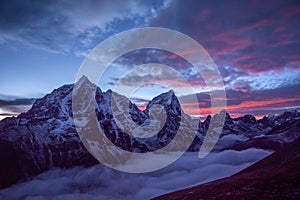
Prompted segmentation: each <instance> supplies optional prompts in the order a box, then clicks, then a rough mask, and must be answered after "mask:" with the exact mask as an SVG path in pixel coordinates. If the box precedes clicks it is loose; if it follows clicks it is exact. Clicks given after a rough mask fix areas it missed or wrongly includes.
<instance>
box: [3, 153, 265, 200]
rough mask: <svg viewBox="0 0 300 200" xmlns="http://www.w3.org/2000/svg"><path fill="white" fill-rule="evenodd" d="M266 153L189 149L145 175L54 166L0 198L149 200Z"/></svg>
mask: <svg viewBox="0 0 300 200" xmlns="http://www.w3.org/2000/svg"><path fill="white" fill-rule="evenodd" d="M269 154H271V152H270V151H265V150H260V149H247V150H244V151H233V150H227V151H223V152H219V153H210V154H209V155H208V156H207V157H205V158H204V159H201V160H200V159H199V158H198V153H197V152H193V153H191V152H189V153H186V154H184V155H183V156H182V157H181V158H180V159H179V160H177V161H176V162H174V163H173V164H171V165H170V166H168V167H166V168H164V169H161V170H158V171H156V172H152V173H147V174H128V173H123V172H119V171H115V170H112V169H110V168H108V167H105V166H103V165H98V166H94V167H90V168H81V167H76V168H73V169H69V170H63V169H53V170H51V171H48V172H46V173H43V174H41V175H39V176H37V177H35V178H34V179H33V180H31V181H28V182H25V183H22V184H19V185H15V186H12V187H10V188H7V189H4V190H2V191H0V199H7V200H9V199H63V200H67V199H71V200H76V199H92V200H93V199H95V200H96V199H97V200H99V199H106V200H109V199H128V200H129V199H130V200H131V199H149V198H151V197H154V196H157V195H160V194H164V193H167V192H170V191H174V190H178V189H181V188H184V187H188V186H192V185H197V184H200V183H205V182H209V181H212V180H216V179H220V178H223V177H227V176H230V175H232V174H235V173H236V172H238V171H240V170H242V169H244V168H246V167H248V166H249V165H251V164H252V163H254V162H257V161H258V160H260V159H262V158H264V157H266V156H267V155H269ZM145 164H146V163H145ZM149 164H150V163H149Z"/></svg>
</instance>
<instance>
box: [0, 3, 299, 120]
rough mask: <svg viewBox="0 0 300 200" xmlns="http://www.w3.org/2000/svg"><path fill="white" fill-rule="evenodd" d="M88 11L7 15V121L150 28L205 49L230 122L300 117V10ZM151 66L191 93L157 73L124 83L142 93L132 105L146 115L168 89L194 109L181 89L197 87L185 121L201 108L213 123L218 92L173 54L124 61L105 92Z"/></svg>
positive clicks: (3, 22)
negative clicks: (115, 42) (298, 113)
mask: <svg viewBox="0 0 300 200" xmlns="http://www.w3.org/2000/svg"><path fill="white" fill-rule="evenodd" d="M88 2H90V4H85V6H83V7H81V4H80V3H77V4H72V3H67V2H65V1H59V0H58V1H51V2H48V3H41V2H36V1H29V2H27V3H25V2H24V3H23V2H20V1H8V2H7V3H6V4H3V5H1V7H0V13H1V14H0V26H1V31H0V52H1V60H0V65H1V68H0V72H1V73H0V80H1V87H0V119H2V118H4V117H7V116H13V115H16V114H18V113H20V112H24V111H26V110H27V109H29V108H30V106H31V105H32V103H33V101H34V99H35V98H39V97H42V96H44V95H45V94H47V93H49V92H51V91H52V90H53V89H55V88H57V87H60V86H61V85H63V84H70V83H73V82H74V80H75V77H76V73H77V70H78V69H79V67H80V65H81V63H82V62H83V60H84V59H85V56H86V55H87V54H88V53H89V52H90V51H91V50H92V49H93V48H94V47H95V46H96V45H97V44H99V43H100V42H102V41H103V40H105V39H107V38H108V37H110V36H113V35H114V34H116V33H120V32H122V31H125V30H129V29H132V28H140V27H147V26H154V27H164V28H169V29H172V30H176V31H179V32H182V33H184V34H186V35H188V36H190V37H191V38H193V39H194V40H196V41H197V42H198V43H199V44H201V45H202V46H203V48H204V49H205V50H206V51H207V52H208V54H209V55H210V56H211V58H212V59H213V60H214V62H215V63H216V65H217V66H218V68H219V71H220V73H221V75H222V78H223V81H224V84H225V87H226V96H227V99H226V100H227V111H228V112H229V113H230V114H232V115H234V116H240V115H244V114H254V115H256V116H257V117H262V116H264V115H269V114H277V113H279V112H282V111H284V110H289V109H299V108H300V79H299V77H300V56H299V55H300V29H299V24H300V3H299V1H292V0H288V1H256V0H253V1H250V0H249V1H226V2H225V1H222V2H220V1H197V2H195V1H154V0H153V1H117V2H115V1H114V2H110V1H92V0H91V1H88ZM116 5H117V6H116ZM120 5H122V6H120ZM91 16H93V17H91ZM158 37H159V36H158ZM191 52H193V49H191V50H190V51H187V52H184V53H185V54H189V53H191ZM146 63H160V64H164V65H167V66H170V67H172V68H173V69H174V70H176V71H178V72H179V73H180V74H181V75H182V76H183V77H184V78H185V80H186V81H188V83H189V84H186V83H185V82H181V81H178V80H176V79H175V78H174V77H175V76H176V75H175V74H172V73H170V72H167V71H164V70H163V69H162V70H159V69H157V68H156V69H153V70H152V71H151V69H148V71H147V70H146V71H147V73H146V72H143V71H140V72H139V73H136V74H134V76H133V75H132V76H131V77H129V78H127V79H124V80H122V84H124V86H128V87H132V86H134V85H136V84H141V85H144V86H143V87H142V88H141V89H139V90H137V91H136V93H135V94H134V96H132V97H131V99H132V100H133V102H135V103H137V105H138V106H139V107H140V108H141V109H143V108H145V106H146V104H147V102H148V101H149V100H150V99H151V98H153V97H154V96H156V95H159V94H160V93H162V92H166V91H168V90H169V89H175V90H176V89H177V90H176V91H179V92H177V93H176V95H177V96H178V97H179V98H182V99H188V96H189V95H191V94H188V93H186V90H184V88H185V87H187V86H192V88H193V91H194V93H196V94H197V96H198V101H199V102H188V103H187V104H185V105H182V107H183V109H184V111H185V112H187V113H188V114H191V115H195V114H197V113H199V112H198V111H199V110H198V105H199V107H200V113H201V115H208V114H210V96H209V93H208V92H209V90H211V89H218V88H207V87H206V84H205V81H204V80H203V78H202V77H201V75H200V74H198V73H196V72H195V71H194V70H193V68H192V67H191V66H190V63H188V62H187V61H185V60H184V59H183V58H180V57H179V56H177V55H174V54H172V53H171V52H165V51H161V50H157V49H144V50H137V51H133V52H129V53H128V54H126V55H123V56H121V57H120V58H119V59H117V60H116V61H115V62H114V63H112V64H111V66H110V69H109V70H108V71H107V72H106V73H105V76H104V77H103V78H102V80H101V81H100V83H99V86H100V88H101V89H102V90H104V91H105V90H107V89H112V90H113V88H114V86H115V84H116V82H117V81H119V80H120V78H121V77H122V76H123V75H124V74H125V73H126V72H127V71H128V70H130V69H132V68H133V67H135V66H138V65H141V64H146ZM149 73H150V74H151V75H152V76H151V75H149ZM155 74H156V75H157V76H155ZM158 77H159V78H158ZM125 95H126V94H125Z"/></svg>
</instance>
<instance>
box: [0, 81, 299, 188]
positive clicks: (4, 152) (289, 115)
mask: <svg viewBox="0 0 300 200" xmlns="http://www.w3.org/2000/svg"><path fill="white" fill-rule="evenodd" d="M79 84H80V85H81V87H82V89H84V90H89V88H92V87H95V85H93V84H92V83H91V82H89V80H88V79H87V78H85V77H82V78H81V79H80V80H79ZM73 87H74V85H64V86H62V87H60V88H58V89H55V90H54V91H52V92H51V93H50V94H47V95H46V96H44V97H43V98H41V99H37V100H36V101H35V102H34V104H33V106H32V108H31V109H30V110H29V111H28V112H26V113H22V114H20V115H19V116H18V117H11V118H6V119H4V120H2V121H1V122H0V163H1V164H0V175H1V180H0V188H4V187H7V186H9V185H11V184H14V183H16V182H18V181H22V180H25V179H27V178H29V177H31V176H32V175H36V174H38V173H41V172H43V171H46V170H48V169H50V168H52V167H60V168H70V167H74V166H90V165H94V164H97V163H98V161H97V160H96V159H95V158H94V157H93V156H91V155H90V153H89V152H88V151H87V150H86V148H85V147H84V146H83V144H82V142H81V140H80V138H79V136H78V134H77V132H76V129H75V125H74V120H73V114H72V91H73ZM112 94H115V95H118V94H116V93H113V92H112V91H111V90H108V91H106V92H103V91H101V89H100V88H97V89H96V94H95V112H96V115H97V119H98V122H99V125H100V126H101V127H102V129H103V130H104V132H105V135H106V137H107V138H108V139H110V141H111V142H112V143H113V144H115V145H117V146H119V147H120V148H122V149H124V150H126V151H131V152H140V153H143V152H148V151H154V150H156V149H160V148H162V147H164V146H165V145H167V144H168V143H169V142H170V141H171V140H172V139H173V138H174V136H175V135H176V132H177V130H178V126H179V123H180V121H182V120H183V119H184V120H185V121H188V122H189V123H184V124H182V125H181V126H182V128H183V130H186V132H189V131H188V130H190V129H192V127H198V130H197V132H196V134H195V139H194V142H193V143H192V145H191V146H190V147H189V149H188V150H189V151H198V150H199V147H200V146H201V144H202V141H203V138H204V136H205V134H206V131H207V129H208V125H209V122H210V121H211V119H212V117H211V116H208V117H207V119H206V120H205V121H204V122H200V121H197V120H194V119H192V118H191V117H190V116H188V115H187V114H185V113H184V112H180V110H181V107H180V104H179V101H178V99H177V97H176V96H175V94H174V92H173V91H169V92H167V93H163V94H161V95H159V96H157V97H155V98H154V99H153V100H152V101H150V102H149V104H148V106H147V108H146V109H145V110H144V111H141V110H139V109H138V107H137V106H136V105H135V104H132V103H131V102H130V101H129V100H128V99H127V98H126V97H124V96H121V95H119V96H120V99H121V100H122V101H128V102H129V113H130V116H131V118H132V119H133V121H134V122H135V123H136V124H138V125H141V126H143V125H147V124H149V122H150V119H155V118H156V117H158V115H159V111H157V113H158V114H157V113H156V114H155V113H154V114H153V113H151V112H150V110H151V107H152V106H153V105H155V104H160V105H162V106H163V107H164V109H165V111H166V115H167V118H166V123H165V124H163V127H162V129H161V130H160V132H159V133H158V134H156V135H154V136H152V137H150V138H146V139H144V138H135V137H133V136H130V135H128V134H126V133H125V132H124V131H123V129H121V128H120V127H118V126H117V124H116V121H115V120H114V118H113V115H112V108H111V106H110V105H111V103H112V98H111V97H112ZM117 103H118V102H117ZM224 112H225V111H224ZM223 114H224V113H223ZM121 117H122V116H121ZM213 117H218V116H213ZM299 119H300V113H299V112H297V111H291V112H286V113H284V114H282V115H280V116H276V117H271V118H269V117H265V118H263V119H261V120H256V119H255V117H253V116H251V115H246V116H244V117H240V118H236V119H232V118H231V117H230V115H229V114H228V113H226V121H225V125H224V128H223V132H222V135H221V137H220V140H219V142H218V143H217V145H216V146H215V148H214V151H222V150H224V149H237V150H240V149H247V148H250V147H257V148H263V149H271V150H276V149H278V148H279V147H281V146H282V145H283V144H285V143H287V142H291V141H293V140H294V139H295V138H297V137H299V125H297V123H299ZM150 128H151V127H150ZM186 137H191V136H190V135H189V136H186ZM193 137H194V135H193ZM178 145H179V146H180V143H178V144H175V147H174V149H175V150H176V146H178ZM113 153H115V154H116V155H117V154H118V152H113Z"/></svg>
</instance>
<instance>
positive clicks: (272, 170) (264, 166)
mask: <svg viewBox="0 0 300 200" xmlns="http://www.w3.org/2000/svg"><path fill="white" fill-rule="evenodd" d="M295 125H296V126H298V127H299V126H300V122H299V120H298V122H297V124H295ZM299 146H300V139H296V140H295V141H294V142H292V143H290V144H286V145H284V147H283V148H280V149H279V150H278V151H277V152H275V153H273V154H272V155H270V156H268V157H266V158H264V159H263V160H261V161H259V162H257V163H255V164H253V165H251V166H250V167H248V168H246V169H245V170H242V171H241V172H239V173H237V174H236V175H233V176H231V177H229V178H224V179H220V180H217V181H213V182H210V183H206V184H203V185H199V186H195V187H192V188H188V189H184V190H180V191H176V192H173V193H170V194H165V195H162V196H160V197H157V198H154V199H155V200H164V199H165V200H167V199H168V200H176V199H180V200H183V199H189V200H193V199H299V198H300V171H299V168H300V149H299Z"/></svg>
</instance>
